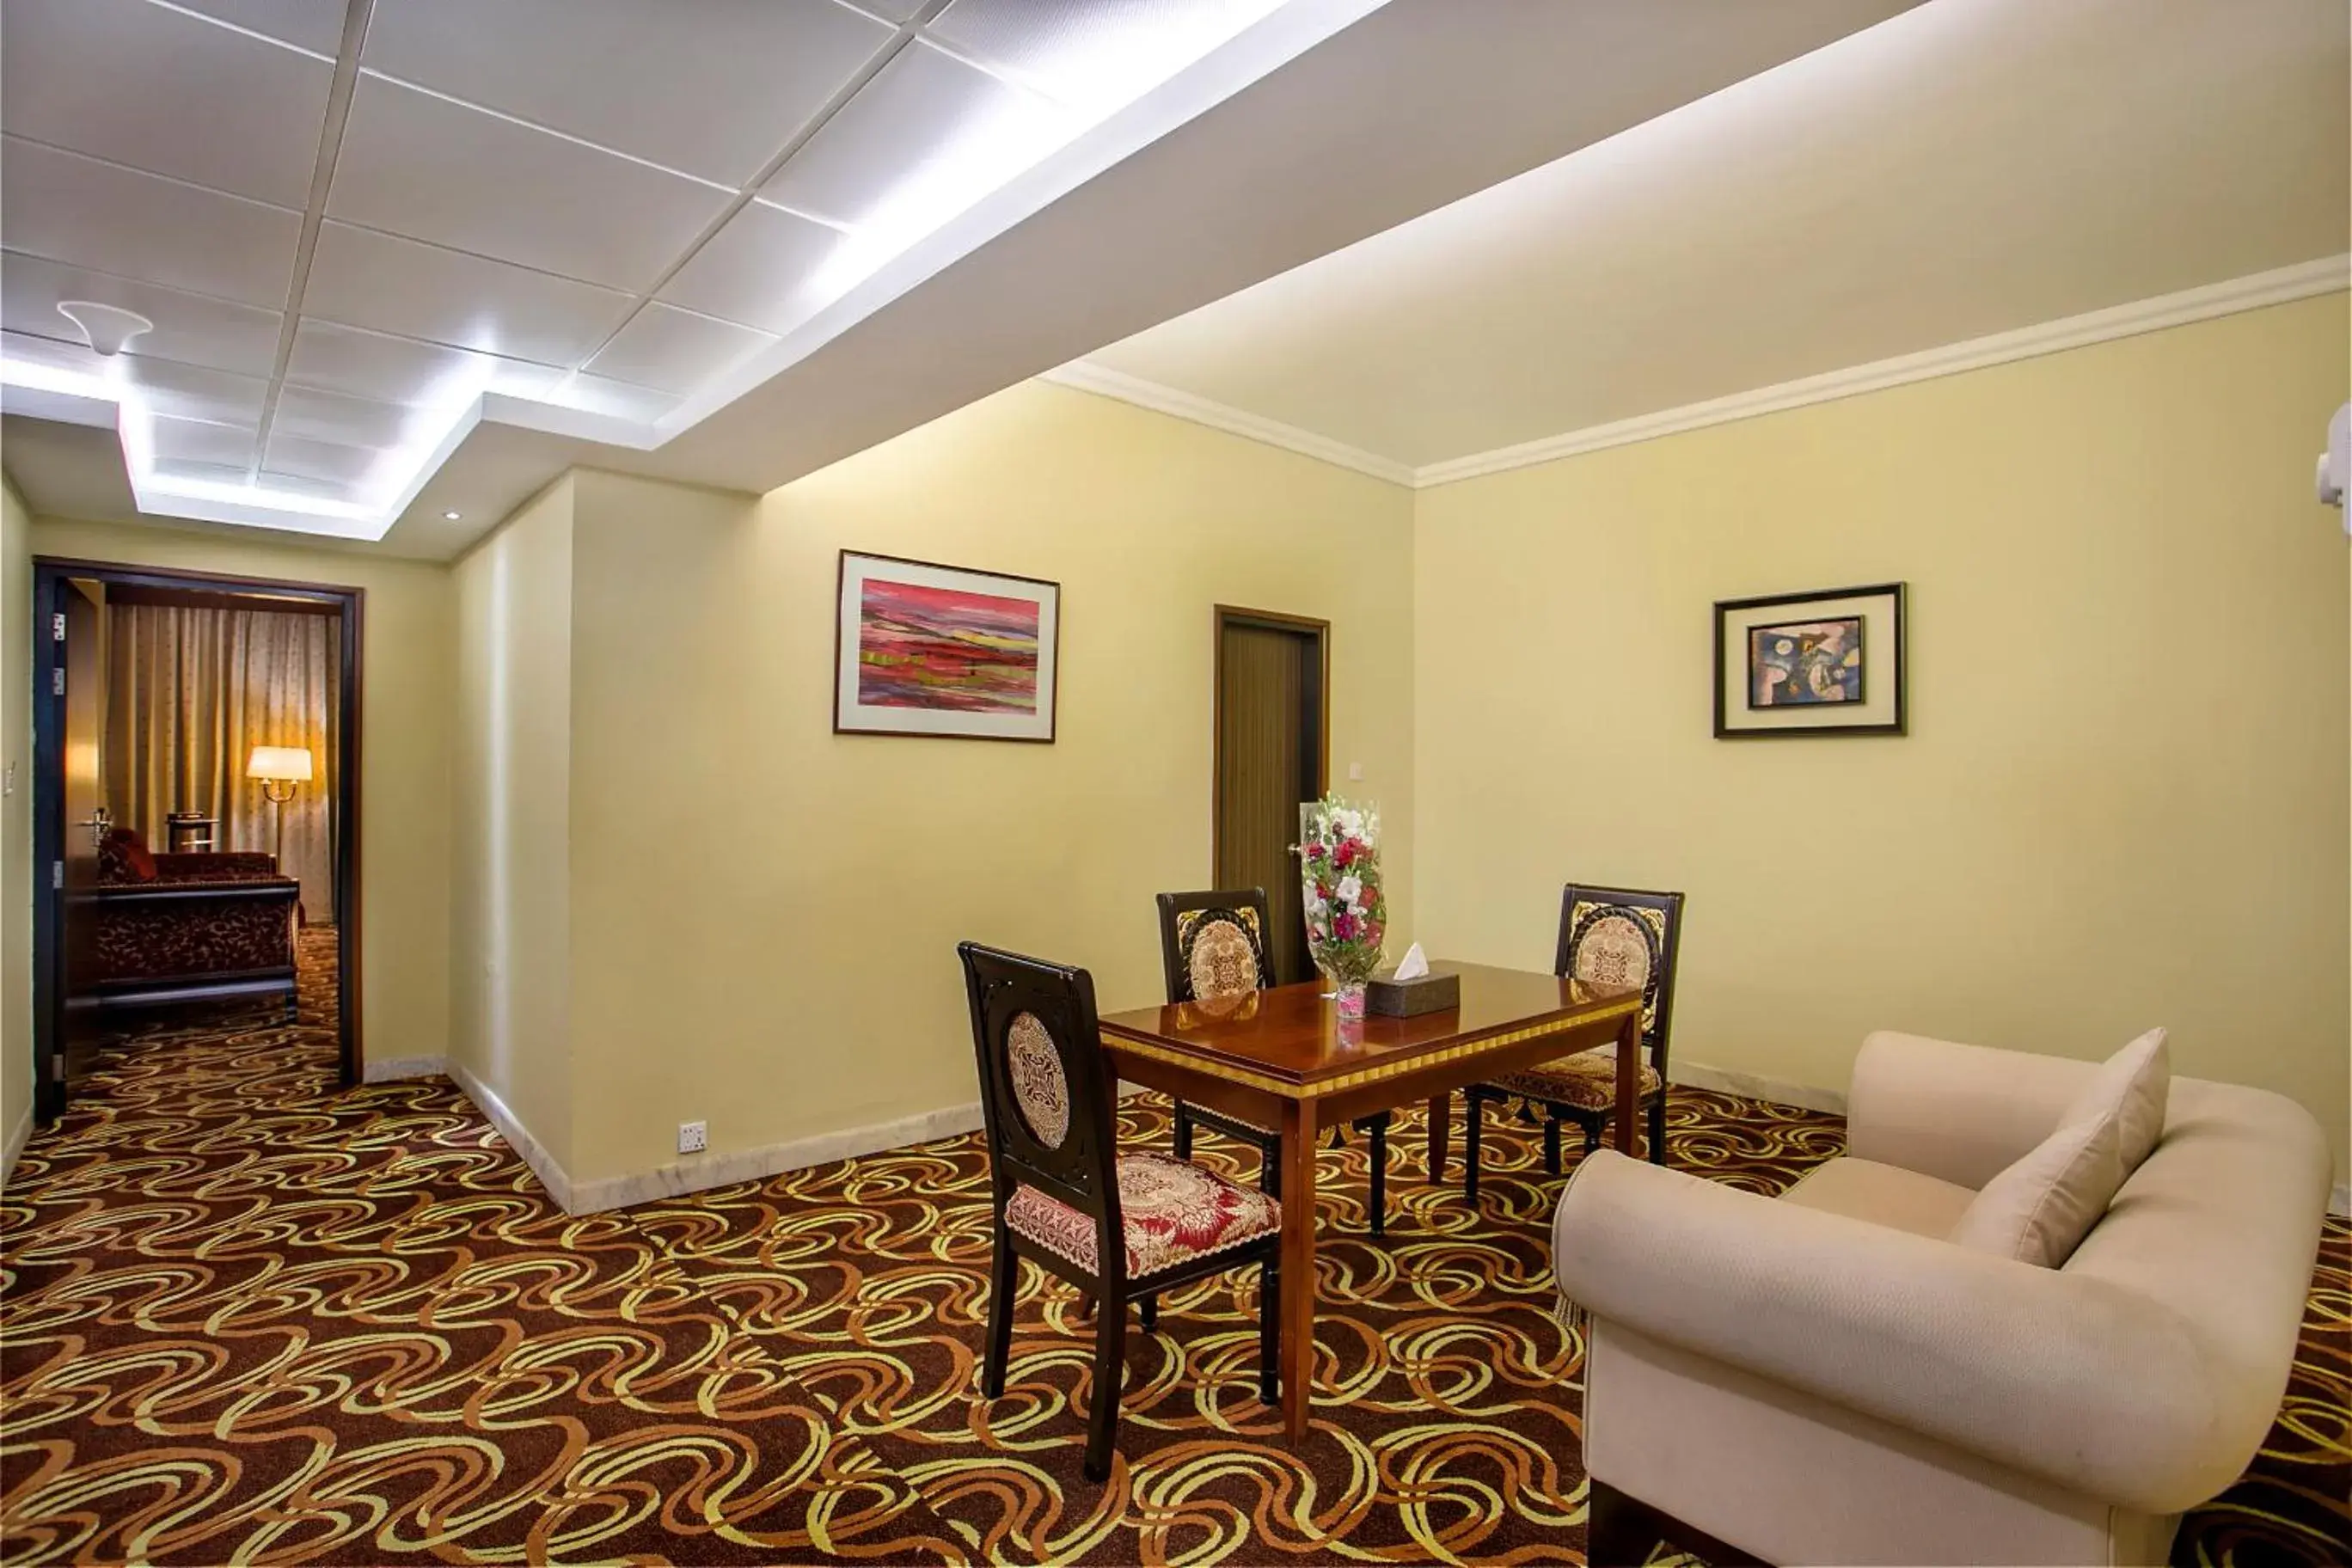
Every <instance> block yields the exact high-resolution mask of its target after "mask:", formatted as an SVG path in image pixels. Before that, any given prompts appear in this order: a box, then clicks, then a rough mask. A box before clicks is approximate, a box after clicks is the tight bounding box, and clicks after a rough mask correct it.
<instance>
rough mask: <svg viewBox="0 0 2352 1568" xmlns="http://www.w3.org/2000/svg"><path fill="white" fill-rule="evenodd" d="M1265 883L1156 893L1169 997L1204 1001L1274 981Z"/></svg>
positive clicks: (1258, 988)
mask: <svg viewBox="0 0 2352 1568" xmlns="http://www.w3.org/2000/svg"><path fill="white" fill-rule="evenodd" d="M1266 934H1267V932H1266V914H1265V889H1264V888H1234V889H1225V890H1223V891H1216V890H1211V891H1205V892H1198V893H1162V894H1160V963H1161V964H1162V966H1163V967H1164V968H1165V969H1166V971H1167V979H1168V1000H1169V1001H1171V1002H1206V1001H1213V1000H1215V999H1216V998H1218V997H1220V996H1231V995H1234V994H1238V993H1241V992H1244V991H1263V990H1265V988H1266V987H1268V986H1270V985H1272V984H1274V952H1273V950H1272V949H1271V948H1270V947H1269V946H1268V945H1267V943H1266Z"/></svg>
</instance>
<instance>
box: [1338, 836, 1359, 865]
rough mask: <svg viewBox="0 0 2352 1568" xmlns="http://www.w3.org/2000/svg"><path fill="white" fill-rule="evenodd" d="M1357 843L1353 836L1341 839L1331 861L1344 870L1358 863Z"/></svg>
mask: <svg viewBox="0 0 2352 1568" xmlns="http://www.w3.org/2000/svg"><path fill="white" fill-rule="evenodd" d="M1357 847H1358V846H1357V843H1356V841H1355V840H1354V839H1352V838H1342V839H1341V840H1339V848H1338V850H1336V851H1335V852H1334V853H1333V854H1332V856H1331V863H1332V864H1333V865H1335V866H1337V867H1339V869H1341V870H1342V871H1344V870H1346V869H1347V868H1349V867H1350V866H1352V865H1354V864H1355V863H1356V850H1357Z"/></svg>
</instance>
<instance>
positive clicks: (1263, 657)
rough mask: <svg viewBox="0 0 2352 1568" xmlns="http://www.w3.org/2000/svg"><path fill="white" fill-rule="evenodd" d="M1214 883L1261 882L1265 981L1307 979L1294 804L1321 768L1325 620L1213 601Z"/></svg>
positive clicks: (1324, 755) (1319, 777)
mask: <svg viewBox="0 0 2352 1568" xmlns="http://www.w3.org/2000/svg"><path fill="white" fill-rule="evenodd" d="M1216 680H1217V689H1216V763H1215V779H1216V784H1215V798H1214V804H1213V813H1214V820H1215V826H1214V829H1213V835H1212V838H1213V858H1214V859H1215V863H1216V884H1215V885H1216V886H1218V887H1220V888H1264V889H1265V896H1266V919H1267V921H1268V923H1269V924H1270V925H1271V926H1272V928H1273V929H1272V930H1271V931H1269V932H1268V946H1269V948H1270V950H1271V954H1272V956H1273V959H1274V973H1275V979H1276V983H1277V984H1284V985H1289V984H1296V983H1297V982H1299V981H1302V980H1307V979H1309V978H1311V977H1312V976H1313V975H1314V973H1315V965H1314V962H1313V960H1311V959H1310V958H1309V957H1308V956H1307V921H1306V914H1305V910H1304V909H1303V907H1302V904H1301V900H1300V893H1299V885H1298V863H1297V860H1296V859H1295V858H1293V849H1294V846H1296V845H1297V842H1298V806H1299V803H1300V802H1302V801H1309V800H1314V799H1316V798H1318V796H1320V795H1322V794H1323V791H1324V789H1325V787H1326V781H1327V780H1328V776H1329V773H1330V755H1331V728H1330V700H1329V690H1330V683H1331V623H1330V622H1328V621H1318V620H1310V619H1307V617H1305V616H1285V615H1277V614H1276V613H1274V612H1272V611H1268V610H1242V609H1234V608H1233V607H1231V606H1229V605H1218V606H1217V671H1216Z"/></svg>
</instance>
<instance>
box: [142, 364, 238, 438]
mask: <svg viewBox="0 0 2352 1568" xmlns="http://www.w3.org/2000/svg"><path fill="white" fill-rule="evenodd" d="M121 363H122V365H123V366H124V368H125V370H126V372H127V373H128V374H129V375H130V377H131V381H132V383H133V384H136V385H137V386H138V387H139V388H140V391H141V394H142V399H143V401H144V402H145V403H146V405H147V406H148V407H149V408H151V409H152V410H153V411H154V412H155V413H156V414H158V415H162V416H168V417H173V418H181V419H205V420H209V421H211V422H212V423H214V424H216V425H255V426H257V425H259V424H260V423H261V404H262V399H263V397H264V395H266V394H267V393H268V390H269V384H268V382H266V381H264V380H262V379H261V378H260V377H259V376H255V375H236V374H231V373H229V372H227V371H225V370H205V369H204V368H203V367H201V366H198V365H193V364H179V363H174V362H173V361H171V360H167V359H145V358H142V357H141V356H139V355H137V354H124V355H123V356H122V358H121Z"/></svg>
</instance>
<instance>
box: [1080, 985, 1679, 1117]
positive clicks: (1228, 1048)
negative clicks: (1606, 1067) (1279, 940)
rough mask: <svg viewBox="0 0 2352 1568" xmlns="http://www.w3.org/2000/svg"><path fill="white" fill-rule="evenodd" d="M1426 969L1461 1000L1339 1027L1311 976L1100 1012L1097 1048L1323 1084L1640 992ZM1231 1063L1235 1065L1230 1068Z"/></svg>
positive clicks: (1621, 1001) (1592, 1013) (1516, 1033)
mask: <svg viewBox="0 0 2352 1568" xmlns="http://www.w3.org/2000/svg"><path fill="white" fill-rule="evenodd" d="M1430 970H1431V972H1432V973H1440V974H1454V975H1457V976H1459V977H1460V979H1461V982H1462V1002H1461V1005H1459V1006H1457V1007H1444V1008H1440V1009H1439V1010H1438V1011H1436V1012H1433V1013H1423V1014H1422V1015H1420V1016H1417V1017H1412V1018H1391V1017H1385V1016H1381V1015H1380V1014H1377V1013H1368V1014H1366V1015H1365V1017H1364V1020H1363V1022H1362V1023H1361V1024H1360V1025H1359V1024H1348V1025H1345V1026H1342V1025H1341V1023H1340V1021H1339V1004H1338V1003H1337V1002H1335V1001H1333V1000H1331V999H1329V998H1328V997H1327V996H1326V995H1325V994H1324V989H1325V983H1324V982H1323V981H1321V980H1320V979H1318V980H1314V981H1309V982H1307V984H1301V985H1278V986H1276V987H1275V988H1274V989H1272V990H1270V991H1245V992H1243V993H1241V994H1238V995H1235V996H1228V997H1223V998H1220V999H1218V1000H1215V1001H1211V1002H1176V1003H1170V1004H1167V1005H1162V1006H1158V1007H1138V1008H1134V1009H1132V1010H1130V1011H1128V1012H1124V1013H1108V1014H1105V1015H1104V1016H1103V1017H1102V1019H1101V1024H1102V1032H1103V1034H1104V1036H1105V1044H1106V1045H1108V1046H1109V1047H1112V1048H1113V1049H1118V1048H1119V1047H1121V1046H1126V1047H1130V1048H1137V1049H1143V1050H1146V1051H1148V1052H1150V1054H1152V1055H1156V1056H1160V1057H1162V1058H1168V1057H1171V1056H1173V1057H1181V1058H1191V1059H1193V1060H1195V1061H1197V1062H1198V1063H1199V1064H1200V1065H1201V1066H1202V1068H1207V1069H1209V1070H1211V1071H1219V1070H1220V1069H1223V1071H1222V1072H1221V1076H1240V1077H1246V1078H1252V1079H1260V1078H1262V1079H1267V1080H1270V1083H1269V1087H1271V1085H1272V1084H1283V1085H1300V1086H1308V1085H1313V1086H1326V1085H1328V1083H1329V1082H1330V1081H1331V1080H1333V1079H1353V1078H1360V1077H1362V1076H1364V1075H1365V1074H1366V1073H1367V1071H1368V1070H1370V1071H1375V1072H1380V1073H1381V1074H1383V1075H1385V1073H1387V1072H1391V1071H1402V1070H1409V1069H1410V1068H1412V1067H1413V1066H1415V1065H1419V1064H1420V1063H1422V1062H1424V1061H1426V1060H1428V1059H1429V1058H1433V1057H1435V1056H1436V1055H1438V1053H1441V1052H1444V1053H1447V1054H1452V1053H1454V1051H1456V1050H1458V1049H1459V1048H1460V1047H1465V1046H1470V1045H1474V1044H1479V1043H1484V1044H1488V1045H1493V1044H1499V1043H1501V1042H1502V1040H1503V1038H1504V1037H1521V1036H1522V1035H1523V1033H1524V1032H1527V1031H1538V1032H1542V1033H1552V1032H1557V1031H1564V1030H1566V1029H1569V1028H1572V1027H1574V1026H1577V1025H1579V1024H1582V1023H1597V1022H1600V1021H1601V1020H1602V1019H1605V1018H1622V1017H1623V1016H1624V1015H1625V1014H1626V1013H1627V1012H1628V1011H1629V1010H1630V1009H1632V1008H1633V1007H1637V1006H1639V1005H1640V1004H1641V997H1640V993H1639V992H1638V991H1633V990H1619V989H1612V988H1605V987H1601V986H1597V985H1591V984H1587V983H1585V982H1584V981H1581V980H1568V979H1563V978H1561V977H1560V976H1559V975H1556V974H1545V973H1531V972H1529V971H1527V970H1522V969H1496V968H1493V967H1490V966H1489V965H1486V964H1483V963H1432V964H1431V965H1430ZM1234 1069H1238V1071H1235V1070H1234Z"/></svg>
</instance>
